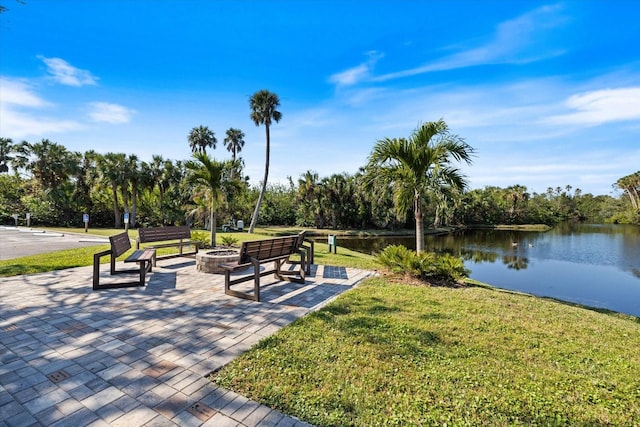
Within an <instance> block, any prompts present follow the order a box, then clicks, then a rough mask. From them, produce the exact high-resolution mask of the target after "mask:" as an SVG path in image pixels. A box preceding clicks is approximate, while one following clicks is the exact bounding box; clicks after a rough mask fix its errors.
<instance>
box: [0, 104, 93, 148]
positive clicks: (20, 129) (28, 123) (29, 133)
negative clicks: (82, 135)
mask: <svg viewBox="0 0 640 427" xmlns="http://www.w3.org/2000/svg"><path fill="white" fill-rule="evenodd" d="M0 115H1V116H2V126H1V127H0V130H1V132H0V133H1V134H2V136H4V137H8V138H12V139H14V140H18V139H25V138H30V137H36V138H45V137H47V135H50V134H55V133H60V132H66V131H71V130H78V129H81V128H82V125H81V124H80V123H78V122H76V121H74V120H61V119H58V118H55V117H47V116H37V117H36V116H34V115H31V114H25V113H20V112H17V111H12V110H10V109H6V108H5V106H4V105H2V107H0Z"/></svg>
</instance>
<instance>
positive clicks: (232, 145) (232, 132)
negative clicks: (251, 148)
mask: <svg viewBox="0 0 640 427" xmlns="http://www.w3.org/2000/svg"><path fill="white" fill-rule="evenodd" d="M224 143H225V144H226V147H227V150H228V151H230V152H231V155H232V158H233V161H235V160H236V155H237V154H238V153H239V152H240V151H242V147H244V132H242V131H241V130H240V129H236V128H229V129H227V136H226V137H225V138H224Z"/></svg>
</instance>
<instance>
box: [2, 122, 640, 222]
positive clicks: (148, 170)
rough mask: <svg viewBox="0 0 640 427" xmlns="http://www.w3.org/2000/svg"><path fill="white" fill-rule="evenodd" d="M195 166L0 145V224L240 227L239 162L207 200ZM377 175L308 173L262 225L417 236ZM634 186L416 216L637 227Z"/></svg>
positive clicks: (506, 199) (461, 201)
mask: <svg viewBox="0 0 640 427" xmlns="http://www.w3.org/2000/svg"><path fill="white" fill-rule="evenodd" d="M194 129H195V128H194ZM236 131H238V132H236ZM205 133H206V132H205ZM230 134H231V135H229V132H228V134H227V135H228V138H229V140H227V139H225V144H226V146H227V149H228V151H229V153H231V155H232V156H233V155H237V154H238V152H239V147H241V145H240V144H244V141H242V143H239V142H236V143H233V142H231V140H232V139H235V140H236V141H238V140H242V136H243V135H241V132H240V131H239V130H237V129H234V130H233V131H232V132H230ZM234 135H235V136H234ZM194 147H202V149H194V151H196V152H202V154H201V155H200V156H201V157H202V156H203V155H204V156H206V150H205V148H204V146H202V145H197V144H196V145H194ZM234 147H235V152H234V151H233V150H234ZM194 157H195V156H194ZM200 160H202V159H200ZM206 160H207V161H209V160H212V159H209V158H208V157H207V159H206ZM194 161H195V162H196V163H198V162H197V157H196V158H195V159H190V160H188V161H180V160H170V159H165V158H163V157H162V156H161V155H155V156H153V158H152V160H151V161H149V162H147V161H141V160H140V159H139V158H138V157H137V156H136V155H134V154H125V153H105V154H100V153H96V152H94V151H87V152H84V153H80V152H73V151H69V150H67V149H66V148H65V147H64V146H62V145H60V144H58V143H55V142H52V141H50V140H47V139H43V140H41V141H40V142H34V143H31V142H26V141H23V142H21V143H14V142H13V141H11V140H10V139H7V138H0V223H3V224H11V223H13V218H12V215H13V214H14V213H15V214H18V215H19V217H20V223H21V224H24V221H25V215H26V214H27V213H29V214H30V215H31V222H32V224H34V225H63V226H66V225H68V226H82V214H83V213H88V214H89V215H90V224H91V226H97V227H98V226H100V227H117V228H123V226H124V225H123V222H122V221H123V214H124V213H128V214H129V215H128V216H129V222H130V226H131V227H139V226H152V225H169V224H190V225H192V226H195V227H200V228H207V229H211V224H212V223H214V222H216V220H215V219H214V217H213V216H212V212H213V211H212V209H211V206H212V203H213V202H215V213H216V217H215V218H220V221H219V222H218V225H220V224H222V223H225V222H227V221H229V220H230V219H231V218H234V219H236V220H239V219H242V220H244V222H245V224H248V222H249V220H250V219H251V217H252V212H253V210H254V208H255V206H256V201H257V200H258V197H259V194H260V192H261V188H259V187H251V186H250V185H249V184H248V177H246V176H244V175H243V162H242V159H241V158H240V157H238V158H236V159H235V160H234V159H233V157H232V159H231V160H226V161H224V162H219V163H216V164H215V165H214V166H215V167H218V168H219V169H220V174H219V176H218V175H216V176H214V178H215V179H217V181H215V182H213V183H214V189H215V191H214V192H213V193H211V191H209V190H210V189H211V188H212V187H211V185H210V184H211V183H212V181H209V182H208V183H207V177H206V176H205V177H204V181H203V180H200V181H198V179H196V178H195V177H194V173H195V171H197V170H198V168H199V167H202V166H203V165H202V162H200V163H199V164H194ZM378 167H379V165H377V164H376V163H375V162H370V163H369V164H368V165H366V166H365V167H363V168H361V169H360V170H359V171H358V172H357V173H355V174H353V175H350V174H346V173H342V174H334V175H331V176H328V177H320V176H319V175H318V174H317V173H316V172H314V171H307V172H305V173H304V174H302V175H301V176H300V177H298V178H297V179H295V180H294V179H293V178H290V179H289V182H288V183H287V184H269V185H267V186H266V191H265V194H264V199H263V201H262V203H261V206H260V223H261V224H263V225H298V226H304V227H318V228H355V229H366V228H382V229H398V228H413V227H415V225H416V223H415V215H414V213H415V206H414V205H413V204H409V205H405V206H399V205H398V203H397V200H396V199H397V197H398V192H399V190H398V187H397V185H398V184H397V182H394V181H393V180H391V181H380V180H377V181H376V185H373V186H372V185H371V181H372V176H375V177H379V176H380V170H379V169H377V168H378ZM213 171H214V170H213V169H210V172H211V173H212V174H214V172H213ZM214 175H215V174H214ZM639 176H640V172H636V173H635V174H632V175H629V176H627V177H622V178H620V180H618V182H617V183H615V184H614V186H615V187H617V188H618V189H620V190H621V191H622V192H623V193H622V195H621V196H620V197H612V196H602V195H598V196H594V195H591V194H582V192H581V191H580V190H579V189H573V188H571V187H570V186H565V187H557V188H549V189H548V190H547V191H546V192H545V193H541V194H538V193H535V192H534V193H529V191H528V190H527V188H526V187H524V186H520V185H514V186H511V187H507V188H499V187H485V188H483V189H473V190H467V191H454V189H453V188H452V187H451V186H445V185H438V186H435V187H425V191H424V193H422V194H421V199H420V202H419V203H420V205H419V206H420V207H421V213H422V216H423V220H424V223H425V225H426V226H429V225H433V226H442V225H452V226H458V225H474V224H482V225H492V224H493V225H495V224H530V223H543V224H549V225H553V224H556V223H558V222H561V221H566V220H576V221H597V222H604V221H611V222H625V223H639V222H640V211H639V209H638V194H639V193H640V179H639V178H638V177H639ZM209 178H211V175H210V176H209ZM199 182H205V185H204V186H201V185H199V184H198V183H199ZM208 189H209V190H208ZM212 194H213V196H212ZM212 197H214V199H212ZM399 208H400V209H399ZM403 210H404V212H403Z"/></svg>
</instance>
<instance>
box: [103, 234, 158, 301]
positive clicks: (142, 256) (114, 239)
mask: <svg viewBox="0 0 640 427" xmlns="http://www.w3.org/2000/svg"><path fill="white" fill-rule="evenodd" d="M109 243H110V244H111V249H109V250H106V251H103V252H98V253H97V254H94V255H93V290H94V291H95V290H98V289H112V288H129V287H133V286H144V285H145V274H146V273H147V271H151V266H152V265H155V259H156V250H155V249H153V248H151V249H143V250H137V251H135V252H134V253H132V254H131V255H129V256H128V257H127V258H126V259H125V260H124V262H137V263H138V264H140V280H139V281H136V282H126V283H109V284H106V285H100V258H102V257H104V256H107V255H110V256H111V259H110V264H111V268H110V273H111V275H114V274H122V273H134V272H137V271H138V270H120V271H117V270H116V258H118V257H119V256H120V255H122V254H124V253H125V252H127V251H128V250H129V249H131V240H129V234H128V233H126V232H124V233H120V234H116V235H115V236H111V237H109Z"/></svg>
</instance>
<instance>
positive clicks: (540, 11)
mask: <svg viewBox="0 0 640 427" xmlns="http://www.w3.org/2000/svg"><path fill="white" fill-rule="evenodd" d="M560 10H561V7H560V6H558V5H555V6H542V7H540V8H537V9H534V10H532V11H530V12H528V13H526V14H524V15H521V16H519V17H517V18H515V19H512V20H509V21H505V22H503V23H501V24H499V25H498V27H497V29H496V32H495V34H494V36H493V38H492V40H490V41H489V42H487V43H485V44H484V45H481V46H478V47H474V48H471V49H467V50H464V51H461V52H458V53H455V54H453V55H449V56H447V57H445V58H443V59H441V60H438V61H435V62H431V63H428V64H425V65H422V66H420V67H416V68H411V69H408V70H402V71H397V72H393V73H388V74H384V75H381V76H377V77H374V78H373V79H372V80H373V81H379V82H381V81H387V80H393V79H397V78H401V77H408V76H414V75H417V74H424V73H429V72H433V71H444V70H452V69H456V68H464V67H471V66H475V65H483V64H523V63H528V62H534V61H537V60H541V59H544V58H549V57H554V56H558V55H561V54H562V53H564V51H563V50H562V49H558V48H552V47H550V46H549V45H547V43H546V40H545V39H544V36H543V34H544V33H543V31H542V30H544V31H547V30H548V29H549V28H553V27H557V26H559V25H560V24H561V23H562V22H563V21H564V19H563V18H562V17H560V16H559V15H558V12H559V11H560Z"/></svg>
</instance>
